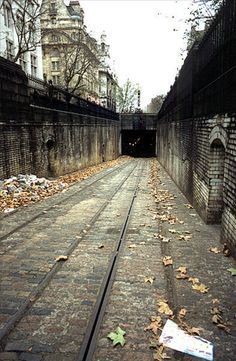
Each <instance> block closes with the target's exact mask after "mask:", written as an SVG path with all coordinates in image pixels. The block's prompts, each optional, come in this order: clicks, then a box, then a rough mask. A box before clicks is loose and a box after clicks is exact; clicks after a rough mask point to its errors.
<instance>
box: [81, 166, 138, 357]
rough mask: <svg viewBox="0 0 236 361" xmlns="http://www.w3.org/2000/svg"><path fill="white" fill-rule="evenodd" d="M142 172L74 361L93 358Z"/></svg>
mask: <svg viewBox="0 0 236 361" xmlns="http://www.w3.org/2000/svg"><path fill="white" fill-rule="evenodd" d="M142 171H143V166H142V167H141V169H140V174H139V176H137V181H136V185H135V189H134V192H133V195H132V198H131V201H130V206H129V209H128V211H127V214H126V216H125V221H124V223H123V226H122V229H121V231H120V234H119V238H118V241H117V245H116V248H115V250H114V251H113V254H112V256H111V260H110V262H109V265H108V268H107V272H106V274H105V277H104V279H103V283H102V285H101V289H100V292H99V295H98V298H97V301H96V304H95V306H94V311H93V314H92V316H91V318H90V321H89V324H88V327H87V331H86V333H85V337H84V340H83V343H82V346H81V348H80V351H79V355H78V357H77V358H76V359H75V361H91V360H92V356H93V353H94V351H95V347H96V342H97V335H98V332H99V329H100V326H101V323H102V319H103V316H104V313H105V310H106V306H107V302H108V298H109V295H110V291H111V287H112V285H113V281H114V278H115V274H116V271H117V267H118V260H119V256H120V251H121V249H122V246H123V244H124V240H125V235H126V232H127V229H128V225H129V219H130V215H131V212H132V208H133V204H134V201H135V198H136V196H137V192H138V187H139V183H140V178H141V174H142Z"/></svg>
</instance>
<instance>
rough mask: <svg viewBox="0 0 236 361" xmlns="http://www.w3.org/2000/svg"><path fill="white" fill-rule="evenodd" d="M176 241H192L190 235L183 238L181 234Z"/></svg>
mask: <svg viewBox="0 0 236 361" xmlns="http://www.w3.org/2000/svg"><path fill="white" fill-rule="evenodd" d="M178 239H179V240H180V241H182V240H183V241H190V240H191V239H192V235H187V236H185V235H184V234H181V235H180V236H179V237H178Z"/></svg>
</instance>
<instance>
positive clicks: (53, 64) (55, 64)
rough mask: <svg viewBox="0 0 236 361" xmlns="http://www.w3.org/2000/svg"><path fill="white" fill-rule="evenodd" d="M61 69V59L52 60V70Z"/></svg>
mask: <svg viewBox="0 0 236 361" xmlns="http://www.w3.org/2000/svg"><path fill="white" fill-rule="evenodd" d="M59 69H60V65H59V61H58V60H56V61H52V71H58V70H59Z"/></svg>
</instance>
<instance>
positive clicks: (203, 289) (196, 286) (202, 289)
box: [192, 283, 209, 293]
mask: <svg viewBox="0 0 236 361" xmlns="http://www.w3.org/2000/svg"><path fill="white" fill-rule="evenodd" d="M192 288H193V289H194V290H196V291H199V292H201V293H207V292H208V291H209V287H206V286H205V285H204V284H202V283H200V284H193V285H192Z"/></svg>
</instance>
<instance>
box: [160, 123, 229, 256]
mask: <svg viewBox="0 0 236 361" xmlns="http://www.w3.org/2000/svg"><path fill="white" fill-rule="evenodd" d="M157 155H158V159H159V161H160V163H161V164H162V165H163V166H164V167H165V169H166V170H167V171H168V173H169V174H170V175H171V177H172V178H173V179H174V181H175V182H176V184H177V185H178V186H179V187H180V189H181V190H182V191H183V193H184V194H185V195H186V196H187V198H188V199H189V201H190V202H191V203H192V204H193V205H194V207H195V208H196V209H197V211H198V212H199V214H200V215H201V216H202V218H203V219H204V220H205V221H206V222H207V223H216V224H217V223H218V224H219V223H221V224H222V241H227V243H228V245H229V246H230V248H231V250H232V251H233V253H234V254H235V255H236V119H235V117H229V116H215V117H214V118H210V119H207V118H203V119H195V120H191V119H186V120H180V121H173V122H171V121H170V120H169V121H166V120H163V121H158V124H157Z"/></svg>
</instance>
